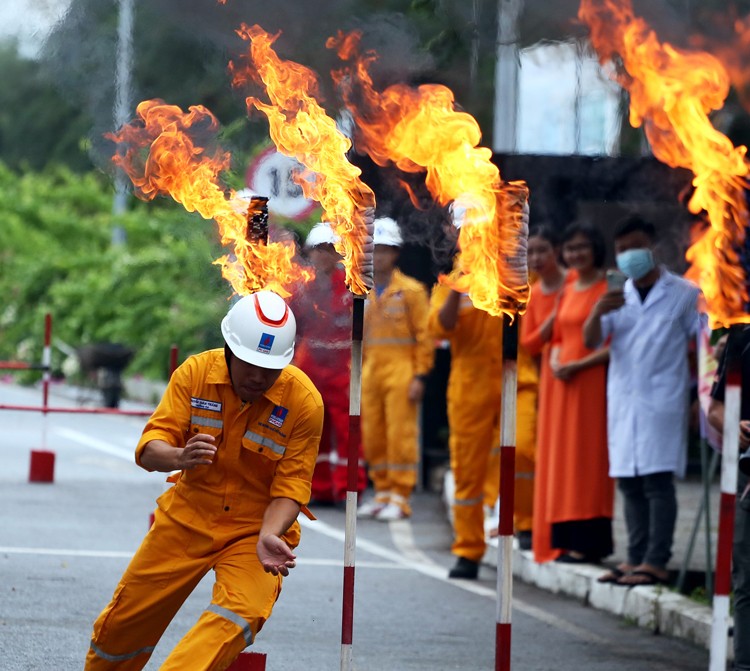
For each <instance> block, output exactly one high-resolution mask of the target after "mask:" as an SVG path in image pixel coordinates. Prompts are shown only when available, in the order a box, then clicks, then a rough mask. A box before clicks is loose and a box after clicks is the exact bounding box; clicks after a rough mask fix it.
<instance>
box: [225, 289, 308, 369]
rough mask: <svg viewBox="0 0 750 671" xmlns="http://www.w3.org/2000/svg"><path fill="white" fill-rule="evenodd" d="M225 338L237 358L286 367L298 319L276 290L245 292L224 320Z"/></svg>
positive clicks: (265, 366) (262, 364)
mask: <svg viewBox="0 0 750 671" xmlns="http://www.w3.org/2000/svg"><path fill="white" fill-rule="evenodd" d="M221 333H222V335H223V336H224V341H225V342H226V344H227V346H228V347H229V349H230V350H231V352H232V354H234V355H235V356H236V357H237V358H238V359H241V360H242V361H244V362H246V363H250V364H253V365H254V366H260V367H261V368H274V369H280V368H284V367H285V366H286V365H287V364H288V363H289V362H290V361H291V360H292V357H293V356H294V338H295V336H296V335H297V322H296V320H295V319H294V315H293V314H292V311H291V310H290V309H289V306H288V305H287V304H286V303H285V302H284V299H283V298H282V297H281V296H279V295H278V294H275V293H274V292H273V291H258V292H256V293H254V294H250V295H249V296H243V297H242V298H241V299H240V300H239V301H237V302H236V303H235V304H234V305H233V306H232V308H231V309H230V310H229V312H227V316H226V317H224V319H223V320H222V322H221Z"/></svg>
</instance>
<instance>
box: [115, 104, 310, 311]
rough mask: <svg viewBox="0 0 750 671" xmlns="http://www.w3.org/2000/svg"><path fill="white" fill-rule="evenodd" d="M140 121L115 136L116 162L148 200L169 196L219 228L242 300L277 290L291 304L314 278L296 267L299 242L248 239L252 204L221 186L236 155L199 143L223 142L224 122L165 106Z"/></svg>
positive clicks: (230, 276)
mask: <svg viewBox="0 0 750 671" xmlns="http://www.w3.org/2000/svg"><path fill="white" fill-rule="evenodd" d="M136 114H137V118H136V119H135V120H133V121H132V122H131V123H129V124H126V125H125V126H123V127H122V128H120V130H119V131H118V132H116V133H113V134H110V135H109V136H108V137H110V139H113V140H114V141H115V142H117V144H118V145H119V146H118V152H117V153H116V154H115V156H114V157H113V161H114V162H115V164H116V165H118V166H120V167H121V168H122V169H123V170H125V172H126V173H127V174H128V176H129V177H130V179H131V181H132V182H133V185H134V187H135V192H136V194H137V195H138V196H139V197H140V198H142V199H144V200H151V199H153V198H155V197H156V196H158V195H169V196H171V197H172V198H173V199H174V200H176V201H177V202H178V203H181V204H182V205H183V206H184V207H185V209H186V210H188V211H189V212H198V213H199V214H200V215H201V216H202V217H204V218H205V219H213V220H214V221H216V223H217V224H218V227H219V233H220V235H221V242H222V244H224V245H227V246H230V247H231V249H232V254H231V255H230V254H228V255H225V256H223V257H222V258H220V259H218V260H217V261H216V263H217V264H219V265H220V266H221V271H222V275H223V277H224V278H225V279H226V280H227V281H228V282H229V283H230V284H231V285H232V288H233V289H234V291H235V292H236V293H237V294H240V295H245V294H248V293H252V292H254V291H258V290H259V289H271V290H273V291H276V292H278V293H279V294H280V295H282V296H285V297H286V296H288V295H289V293H290V291H289V290H290V289H291V288H292V287H293V286H294V285H295V284H297V283H298V282H300V281H307V280H308V279H310V277H311V276H312V271H311V270H310V269H307V268H303V267H300V266H296V265H295V264H294V262H293V257H294V254H295V248H294V245H293V244H292V243H291V242H286V243H281V242H257V241H252V240H250V239H248V236H247V229H248V221H247V210H248V206H249V203H248V201H246V200H244V199H242V198H239V197H237V196H236V195H235V194H234V193H233V192H231V190H228V189H225V188H224V187H223V186H222V185H221V180H220V174H221V173H222V172H223V171H225V170H228V169H229V165H230V155H229V154H228V153H227V152H225V151H223V150H222V149H220V148H217V149H215V150H213V151H209V150H208V149H207V148H206V147H204V146H201V144H200V143H198V142H197V140H196V136H197V135H208V136H213V135H215V133H216V130H217V129H218V123H217V121H216V118H215V117H214V116H213V115H212V114H211V112H209V111H208V110H207V109H206V108H205V107H202V106H194V107H190V109H189V111H188V112H184V111H183V110H181V109H180V108H179V107H177V106H175V105H167V104H165V103H164V102H163V101H161V100H146V101H144V102H142V103H140V104H139V105H138V107H137V108H136ZM227 192H229V195H227Z"/></svg>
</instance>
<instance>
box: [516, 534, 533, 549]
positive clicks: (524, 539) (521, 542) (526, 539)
mask: <svg viewBox="0 0 750 671" xmlns="http://www.w3.org/2000/svg"><path fill="white" fill-rule="evenodd" d="M516 538H517V539H518V547H519V548H520V549H521V550H531V532H530V531H519V532H518V533H517V534H516Z"/></svg>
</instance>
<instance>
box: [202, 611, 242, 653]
mask: <svg viewBox="0 0 750 671" xmlns="http://www.w3.org/2000/svg"><path fill="white" fill-rule="evenodd" d="M206 612H208V613H214V614H215V615H218V616H219V617H223V618H224V619H225V620H229V621H230V622H233V623H234V624H236V625H237V626H238V627H239V628H240V629H241V630H242V637H243V638H244V639H245V644H246V645H252V644H253V630H252V629H251V628H250V623H249V622H248V621H247V620H246V619H245V618H244V617H240V616H239V615H237V613H234V612H232V611H231V610H229V609H228V608H224V607H223V606H217V605H216V604H215V603H211V604H209V605H208V608H206Z"/></svg>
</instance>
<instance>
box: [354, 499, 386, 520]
mask: <svg viewBox="0 0 750 671" xmlns="http://www.w3.org/2000/svg"><path fill="white" fill-rule="evenodd" d="M387 505H388V502H387V501H378V500H377V499H370V500H369V501H365V502H364V503H363V504H362V505H361V506H360V507H359V508H357V517H359V518H360V519H367V520H369V519H372V518H374V517H375V516H376V515H377V514H378V513H379V512H380V511H381V510H382V509H383V508H385V507H386V506H387Z"/></svg>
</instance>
